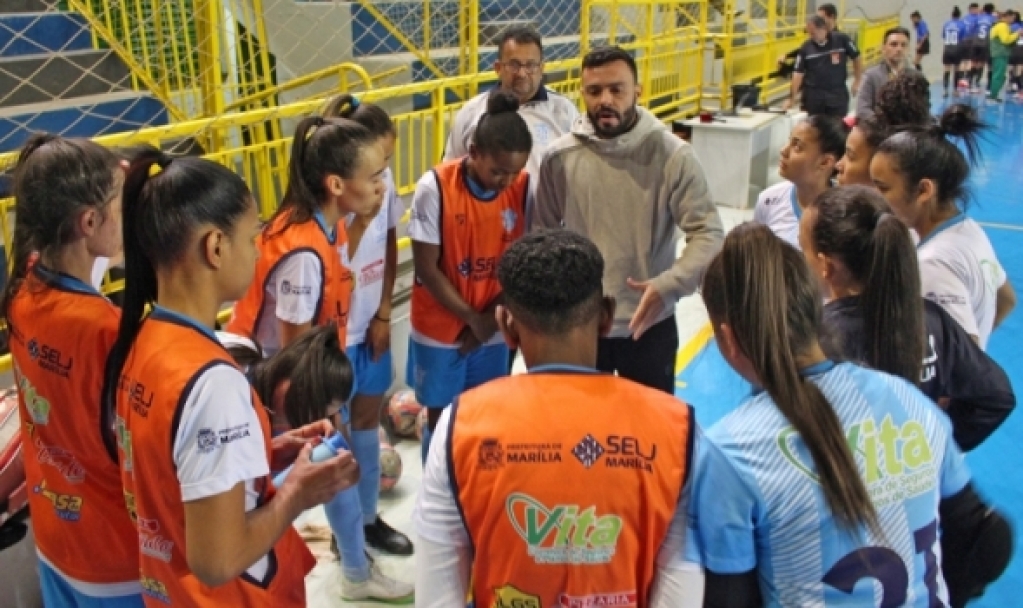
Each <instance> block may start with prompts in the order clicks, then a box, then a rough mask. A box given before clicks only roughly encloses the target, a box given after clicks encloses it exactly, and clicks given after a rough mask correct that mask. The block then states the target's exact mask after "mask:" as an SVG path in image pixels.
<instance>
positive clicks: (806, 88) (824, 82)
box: [785, 15, 863, 118]
mask: <svg viewBox="0 0 1023 608" xmlns="http://www.w3.org/2000/svg"><path fill="white" fill-rule="evenodd" d="M806 31H807V33H808V34H809V35H810V39H809V40H807V41H806V42H804V43H803V46H801V47H800V48H799V52H798V53H797V55H796V65H795V67H794V68H793V70H794V73H793V74H792V96H791V98H790V99H789V100H787V101H786V102H785V108H786V109H788V108H789V107H790V106H791V105H792V102H793V101H794V100H795V99H796V97H797V95H798V94H799V92H800V90H802V93H803V110H805V111H806V113H807V114H809V115H810V116H814V115H816V114H825V115H828V116H835V117H837V118H842V117H844V116H845V115H846V114H848V113H849V89H848V88H847V87H846V84H845V81H846V79H847V78H848V76H849V72H848V69H847V67H846V62H847V61H849V60H852V62H853V85H852V94H853V95H856V94H857V93H858V92H859V89H860V80H861V79H862V77H863V61H862V60H861V59H860V51H859V49H857V48H856V45H855V44H853V42H852V40H851V39H850V38H849V36H847V35H846V34H844V33H842V32H838V31H835V32H828V29H827V23H826V22H825V21H824V19H823V18H822V17H820V16H819V15H814V16H813V17H810V18H809V19H808V20H807V23H806Z"/></svg>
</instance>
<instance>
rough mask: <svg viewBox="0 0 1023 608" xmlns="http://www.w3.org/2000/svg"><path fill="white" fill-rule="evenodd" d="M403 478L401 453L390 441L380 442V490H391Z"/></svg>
mask: <svg viewBox="0 0 1023 608" xmlns="http://www.w3.org/2000/svg"><path fill="white" fill-rule="evenodd" d="M399 479H401V455H400V454H398V451H397V450H395V449H394V446H392V445H391V444H389V443H381V444H380V491H381V492H390V491H391V490H393V489H394V486H395V485H397V484H398V480H399Z"/></svg>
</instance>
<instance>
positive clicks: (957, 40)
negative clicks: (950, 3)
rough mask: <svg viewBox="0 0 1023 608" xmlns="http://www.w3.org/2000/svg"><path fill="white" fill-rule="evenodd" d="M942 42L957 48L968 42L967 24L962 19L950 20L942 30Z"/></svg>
mask: <svg viewBox="0 0 1023 608" xmlns="http://www.w3.org/2000/svg"><path fill="white" fill-rule="evenodd" d="M941 40H942V42H944V43H945V46H957V45H959V44H961V43H962V42H963V41H964V40H966V24H965V23H963V20H962V19H949V20H948V21H946V22H945V26H944V27H943V28H941Z"/></svg>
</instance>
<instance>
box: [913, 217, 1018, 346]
mask: <svg viewBox="0 0 1023 608" xmlns="http://www.w3.org/2000/svg"><path fill="white" fill-rule="evenodd" d="M917 254H918V255H919V258H920V279H921V282H922V288H923V294H924V297H925V298H927V299H928V300H933V301H934V302H937V303H938V304H940V305H941V306H942V307H943V308H944V309H945V310H947V311H948V313H949V314H950V315H951V316H952V318H953V319H955V320H956V321H958V322H959V325H961V326H962V328H963V329H964V330H966V333H968V334H970V335H971V336H976V337H977V338H978V340H979V342H980V347H981V348H987V341H988V338H990V337H991V330H992V329H993V328H994V324H995V309H996V304H997V299H998V298H997V293H998V289H999V288H1000V287H1001V286H1002V285H1005V282H1006V280H1007V277H1006V275H1005V270H1004V269H1003V268H1002V265H1001V264H1000V263H999V262H998V257H997V256H996V255H995V250H994V248H993V247H992V246H991V241H989V240H988V238H987V234H985V233H984V230H983V229H982V228H981V227H980V225H979V224H977V222H975V221H973V220H972V219H969V218H968V217H966V216H965V215H962V214H960V215H957V216H956V217H954V218H952V219H950V220H948V221H946V222H944V223H943V224H941V225H940V226H938V227H937V228H936V229H935V230H934V232H932V233H931V234H930V235H929V236H928V237H927V238H925V239H923V240H922V241H920V243H919V244H918V245H917Z"/></svg>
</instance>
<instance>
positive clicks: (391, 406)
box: [387, 390, 423, 438]
mask: <svg viewBox="0 0 1023 608" xmlns="http://www.w3.org/2000/svg"><path fill="white" fill-rule="evenodd" d="M422 409H423V406H421V405H419V403H418V402H417V401H416V394H415V393H414V392H412V391H409V390H405V391H398V392H397V393H395V394H394V396H392V397H391V400H390V401H389V402H388V404H387V414H388V416H389V417H390V419H391V428H392V429H393V430H394V434H395V435H396V436H398V437H410V438H411V437H415V433H416V416H417V415H418V414H419V412H420V410H422Z"/></svg>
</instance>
